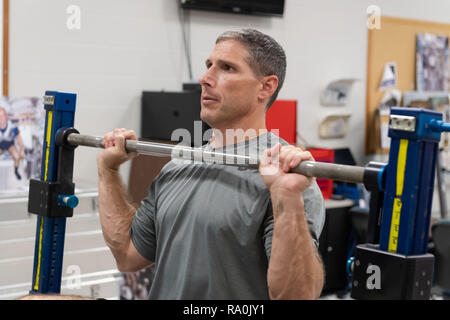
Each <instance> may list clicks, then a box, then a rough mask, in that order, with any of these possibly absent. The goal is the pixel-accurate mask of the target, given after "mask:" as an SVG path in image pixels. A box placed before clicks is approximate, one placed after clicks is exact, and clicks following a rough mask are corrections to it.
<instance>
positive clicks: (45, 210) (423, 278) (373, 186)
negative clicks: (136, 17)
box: [28, 91, 450, 299]
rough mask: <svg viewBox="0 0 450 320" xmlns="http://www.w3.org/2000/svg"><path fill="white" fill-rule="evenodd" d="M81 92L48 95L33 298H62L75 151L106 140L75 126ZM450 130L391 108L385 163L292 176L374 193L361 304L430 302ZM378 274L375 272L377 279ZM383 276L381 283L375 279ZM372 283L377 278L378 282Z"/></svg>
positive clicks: (219, 160)
mask: <svg viewBox="0 0 450 320" xmlns="http://www.w3.org/2000/svg"><path fill="white" fill-rule="evenodd" d="M75 105H76V94H73V93H64V92H57V91H47V92H46V93H45V97H44V108H45V110H46V123H45V136H44V148H43V157H42V169H41V179H40V180H31V181H30V190H29V203H28V211H29V212H30V213H33V214H37V215H38V219H37V226H36V244H35V256H34V268H33V281H32V289H31V291H30V293H60V287H61V273H62V261H63V252H64V237H65V225H66V219H67V218H69V217H72V216H73V209H74V208H75V207H76V206H77V204H78V199H77V197H76V196H75V195H74V190H75V186H74V184H73V181H72V176H73V165H74V150H75V148H76V147H78V146H87V147H96V148H103V146H102V145H101V141H102V137H94V136H88V135H82V134H80V133H79V132H78V131H77V130H76V129H74V128H73V126H74V116H75ZM443 131H450V125H449V124H446V123H444V122H443V121H442V114H441V113H439V112H435V111H431V110H424V109H415V108H392V109H391V115H390V124H389V136H390V137H391V148H390V154H389V162H388V163H387V164H384V163H377V162H370V163H369V164H368V165H367V166H366V167H358V166H347V165H339V164H332V163H321V162H313V161H304V162H302V163H300V164H299V165H298V166H297V167H296V168H293V169H291V172H294V173H298V174H303V175H305V176H313V177H318V178H326V179H333V180H337V181H343V182H352V183H363V184H364V186H365V187H366V189H367V190H369V191H371V203H370V214H369V226H368V238H369V239H368V243H367V244H364V245H359V246H357V248H356V250H355V252H354V257H353V258H352V259H351V261H350V262H349V269H351V270H352V273H353V282H352V283H353V286H352V293H351V296H352V297H353V298H356V299H428V298H429V297H430V290H431V284H432V279H433V265H434V256H433V255H431V254H428V253H427V247H428V237H429V236H428V231H429V227H430V217H431V202H432V196H433V188H434V176H435V170H436V161H437V156H438V154H437V153H438V144H439V140H440V138H441V132H443ZM126 150H127V151H128V152H137V153H139V154H145V155H153V156H164V157H167V156H170V157H172V158H173V159H181V160H189V161H202V162H205V163H209V164H221V165H233V166H246V167H250V168H254V169H257V168H258V167H259V163H260V162H259V161H260V160H259V159H258V157H255V156H241V155H233V154H224V153H217V152H211V151H204V150H202V149H201V148H190V147H183V146H174V145H169V144H161V143H151V142H142V141H133V140H127V141H126ZM372 271H373V273H372ZM376 277H378V278H376ZM374 279H375V280H374Z"/></svg>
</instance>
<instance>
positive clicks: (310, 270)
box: [267, 194, 324, 299]
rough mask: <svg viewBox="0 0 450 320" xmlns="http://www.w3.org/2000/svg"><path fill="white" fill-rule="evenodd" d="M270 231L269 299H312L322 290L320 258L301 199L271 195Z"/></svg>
mask: <svg viewBox="0 0 450 320" xmlns="http://www.w3.org/2000/svg"><path fill="white" fill-rule="evenodd" d="M272 205H273V210H274V231H273V237H272V251H271V256H270V263H269V270H268V274H267V281H268V286H269V295H270V298H271V299H315V298H318V297H319V295H320V292H321V290H322V287H323V281H324V279H323V278H324V275H323V267H322V263H321V261H320V257H319V256H318V253H317V251H316V248H315V247H314V245H313V243H312V241H311V235H310V233H309V229H308V224H307V222H306V218H305V212H304V204H303V199H302V198H301V197H298V195H288V194H284V195H272Z"/></svg>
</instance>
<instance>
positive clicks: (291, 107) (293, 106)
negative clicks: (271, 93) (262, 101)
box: [266, 100, 297, 144]
mask: <svg viewBox="0 0 450 320" xmlns="http://www.w3.org/2000/svg"><path fill="white" fill-rule="evenodd" d="M266 128H267V130H268V131H272V130H274V129H278V130H279V134H278V136H279V137H280V138H281V139H283V140H286V141H287V142H289V143H290V144H296V143H297V101H296V100H276V101H275V102H274V103H273V105H272V106H271V107H270V108H269V110H268V111H267V114H266Z"/></svg>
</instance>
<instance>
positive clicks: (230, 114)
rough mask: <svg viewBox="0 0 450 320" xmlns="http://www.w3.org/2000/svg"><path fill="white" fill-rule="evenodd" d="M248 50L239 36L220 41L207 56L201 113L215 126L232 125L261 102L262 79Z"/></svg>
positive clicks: (204, 119)
mask: <svg viewBox="0 0 450 320" xmlns="http://www.w3.org/2000/svg"><path fill="white" fill-rule="evenodd" d="M247 56H248V51H247V49H246V48H245V47H244V46H243V45H241V44H240V43H239V42H237V41H235V40H224V41H221V42H219V43H218V44H216V46H215V47H214V50H213V51H212V52H211V54H210V56H209V58H208V59H207V60H206V68H207V70H206V72H205V73H204V74H203V76H202V77H201V78H200V80H199V81H200V84H201V86H202V98H201V106H202V108H201V113H200V117H201V119H202V120H203V121H205V122H206V123H208V124H209V125H210V126H211V127H213V128H217V127H230V126H231V125H232V124H233V123H236V120H237V119H242V118H243V117H245V116H246V115H249V114H251V112H253V111H254V109H255V108H256V107H259V105H257V102H258V97H257V95H258V91H259V89H260V88H261V82H260V80H259V79H258V78H257V76H256V75H255V74H254V72H253V71H252V70H251V68H250V66H249V65H248V63H247V60H246V59H247Z"/></svg>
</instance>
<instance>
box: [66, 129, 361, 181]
mask: <svg viewBox="0 0 450 320" xmlns="http://www.w3.org/2000/svg"><path fill="white" fill-rule="evenodd" d="M102 140H103V137H98V136H90V135H84V134H79V133H69V134H67V137H66V139H65V141H66V142H67V143H68V144H69V145H71V146H73V147H78V146H85V147H94V148H104V146H103V145H102ZM125 149H126V151H127V152H136V153H138V154H142V155H152V156H157V157H171V158H172V159H179V160H188V161H201V162H204V163H207V164H221V165H231V166H245V167H249V168H258V167H259V164H260V159H258V157H255V156H245V155H237V154H226V153H221V152H213V151H207V150H203V149H202V148H191V147H187V146H181V145H171V144H163V143H156V142H144V141H138V140H126V141H125ZM365 170H366V168H364V167H358V166H349V165H341V164H335V163H326V162H318V161H303V162H301V163H300V164H299V165H298V166H297V167H295V168H292V169H291V170H290V172H293V173H298V174H302V175H304V176H307V177H316V178H323V179H332V180H337V181H342V182H350V183H364V173H365Z"/></svg>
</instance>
